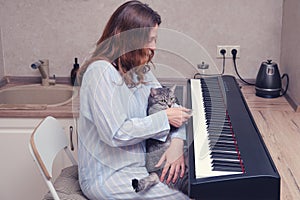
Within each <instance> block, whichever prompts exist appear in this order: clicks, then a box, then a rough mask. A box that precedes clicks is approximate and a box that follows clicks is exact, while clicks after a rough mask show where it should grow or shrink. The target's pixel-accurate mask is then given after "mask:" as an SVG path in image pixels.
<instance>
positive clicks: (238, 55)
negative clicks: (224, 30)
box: [217, 45, 241, 58]
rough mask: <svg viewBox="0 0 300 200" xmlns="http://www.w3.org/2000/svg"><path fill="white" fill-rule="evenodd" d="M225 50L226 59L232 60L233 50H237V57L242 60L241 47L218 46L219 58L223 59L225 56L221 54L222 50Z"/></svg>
mask: <svg viewBox="0 0 300 200" xmlns="http://www.w3.org/2000/svg"><path fill="white" fill-rule="evenodd" d="M222 49H225V50H226V53H225V58H232V54H231V50H232V49H236V50H237V55H236V58H240V54H241V51H240V45H217V58H223V55H222V54H221V50H222Z"/></svg>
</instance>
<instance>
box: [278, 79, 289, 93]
mask: <svg viewBox="0 0 300 200" xmlns="http://www.w3.org/2000/svg"><path fill="white" fill-rule="evenodd" d="M284 77H285V78H286V86H285V90H283V92H282V94H281V95H280V96H283V95H285V93H286V92H287V90H288V87H289V82H290V78H289V75H288V74H283V75H282V76H281V79H283V78H284Z"/></svg>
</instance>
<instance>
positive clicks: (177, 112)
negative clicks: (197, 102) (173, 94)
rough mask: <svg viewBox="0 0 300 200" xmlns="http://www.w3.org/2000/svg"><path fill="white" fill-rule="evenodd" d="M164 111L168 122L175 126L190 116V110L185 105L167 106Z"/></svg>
mask: <svg viewBox="0 0 300 200" xmlns="http://www.w3.org/2000/svg"><path fill="white" fill-rule="evenodd" d="M166 113H167V117H168V120H169V123H170V124H171V125H172V126H175V127H177V128H178V127H180V126H182V125H183V124H184V123H185V122H186V121H187V120H188V119H189V118H190V117H191V110H190V109H187V108H185V107H172V108H168V109H166Z"/></svg>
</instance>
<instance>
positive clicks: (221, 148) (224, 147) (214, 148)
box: [211, 145, 237, 151]
mask: <svg viewBox="0 0 300 200" xmlns="http://www.w3.org/2000/svg"><path fill="white" fill-rule="evenodd" d="M211 151H237V150H236V147H235V146H234V147H228V146H216V145H215V146H213V147H212V148H211Z"/></svg>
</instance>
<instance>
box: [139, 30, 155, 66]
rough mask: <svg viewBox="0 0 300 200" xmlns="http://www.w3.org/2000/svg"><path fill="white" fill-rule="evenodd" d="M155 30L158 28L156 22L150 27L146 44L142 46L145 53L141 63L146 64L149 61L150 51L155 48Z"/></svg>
mask: <svg viewBox="0 0 300 200" xmlns="http://www.w3.org/2000/svg"><path fill="white" fill-rule="evenodd" d="M157 30H158V25H157V24H156V26H155V27H153V28H152V29H151V31H150V35H149V40H148V42H147V44H146V45H145V46H144V49H145V50H146V51H147V54H146V56H145V60H143V61H142V64H146V63H147V62H148V61H149V57H150V55H151V54H152V52H151V51H154V50H155V49H156V40H157Z"/></svg>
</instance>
